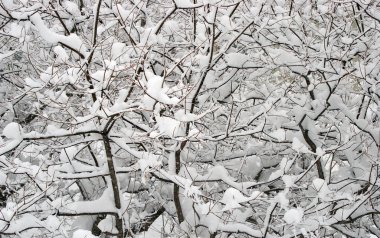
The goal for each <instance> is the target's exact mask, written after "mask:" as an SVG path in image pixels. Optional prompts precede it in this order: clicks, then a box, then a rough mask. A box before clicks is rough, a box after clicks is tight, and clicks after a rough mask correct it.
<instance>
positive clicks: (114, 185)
mask: <svg viewBox="0 0 380 238" xmlns="http://www.w3.org/2000/svg"><path fill="white" fill-rule="evenodd" d="M103 141H104V149H105V152H106V157H107V165H108V170H109V173H110V178H111V184H112V191H113V197H114V200H115V207H116V208H117V209H120V208H121V200H120V192H119V185H118V182H117V177H116V170H115V166H114V163H113V160H112V151H111V144H110V140H109V138H108V137H107V135H105V134H103ZM116 228H117V230H118V236H117V237H118V238H123V237H124V228H123V220H122V218H121V217H120V216H119V215H117V216H116Z"/></svg>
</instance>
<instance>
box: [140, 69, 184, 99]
mask: <svg viewBox="0 0 380 238" xmlns="http://www.w3.org/2000/svg"><path fill="white" fill-rule="evenodd" d="M145 75H146V79H147V93H148V95H146V96H145V97H144V99H145V98H147V97H151V98H153V99H155V100H156V101H159V102H161V103H164V104H170V105H175V104H177V103H178V102H179V99H178V98H176V97H169V96H168V95H167V94H166V93H167V92H168V90H169V88H168V87H166V86H165V84H164V78H163V77H161V76H158V75H154V74H153V73H152V72H149V71H147V72H146V73H145ZM144 101H145V100H144Z"/></svg>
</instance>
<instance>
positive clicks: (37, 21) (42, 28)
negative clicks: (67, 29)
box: [30, 13, 87, 55]
mask: <svg viewBox="0 0 380 238" xmlns="http://www.w3.org/2000/svg"><path fill="white" fill-rule="evenodd" d="M30 21H31V22H32V23H33V24H34V25H35V27H36V28H37V30H38V32H39V33H40V35H41V37H42V38H43V39H44V40H45V41H47V42H49V43H51V44H57V43H62V44H64V45H66V46H68V47H70V48H72V49H74V50H76V51H77V52H80V53H82V55H85V54H86V51H87V49H86V47H85V46H84V45H83V43H82V40H81V39H80V38H79V36H77V35H76V34H70V35H69V36H64V35H60V34H58V33H55V32H54V31H52V30H51V29H49V28H48V27H47V26H46V25H45V23H44V22H43V20H42V18H41V16H40V14H38V13H35V14H33V15H32V16H30Z"/></svg>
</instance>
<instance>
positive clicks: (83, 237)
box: [73, 229, 98, 238]
mask: <svg viewBox="0 0 380 238" xmlns="http://www.w3.org/2000/svg"><path fill="white" fill-rule="evenodd" d="M97 237H98V236H94V235H93V234H92V233H91V231H87V230H82V229H79V230H76V231H75V232H74V233H73V238H97Z"/></svg>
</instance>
